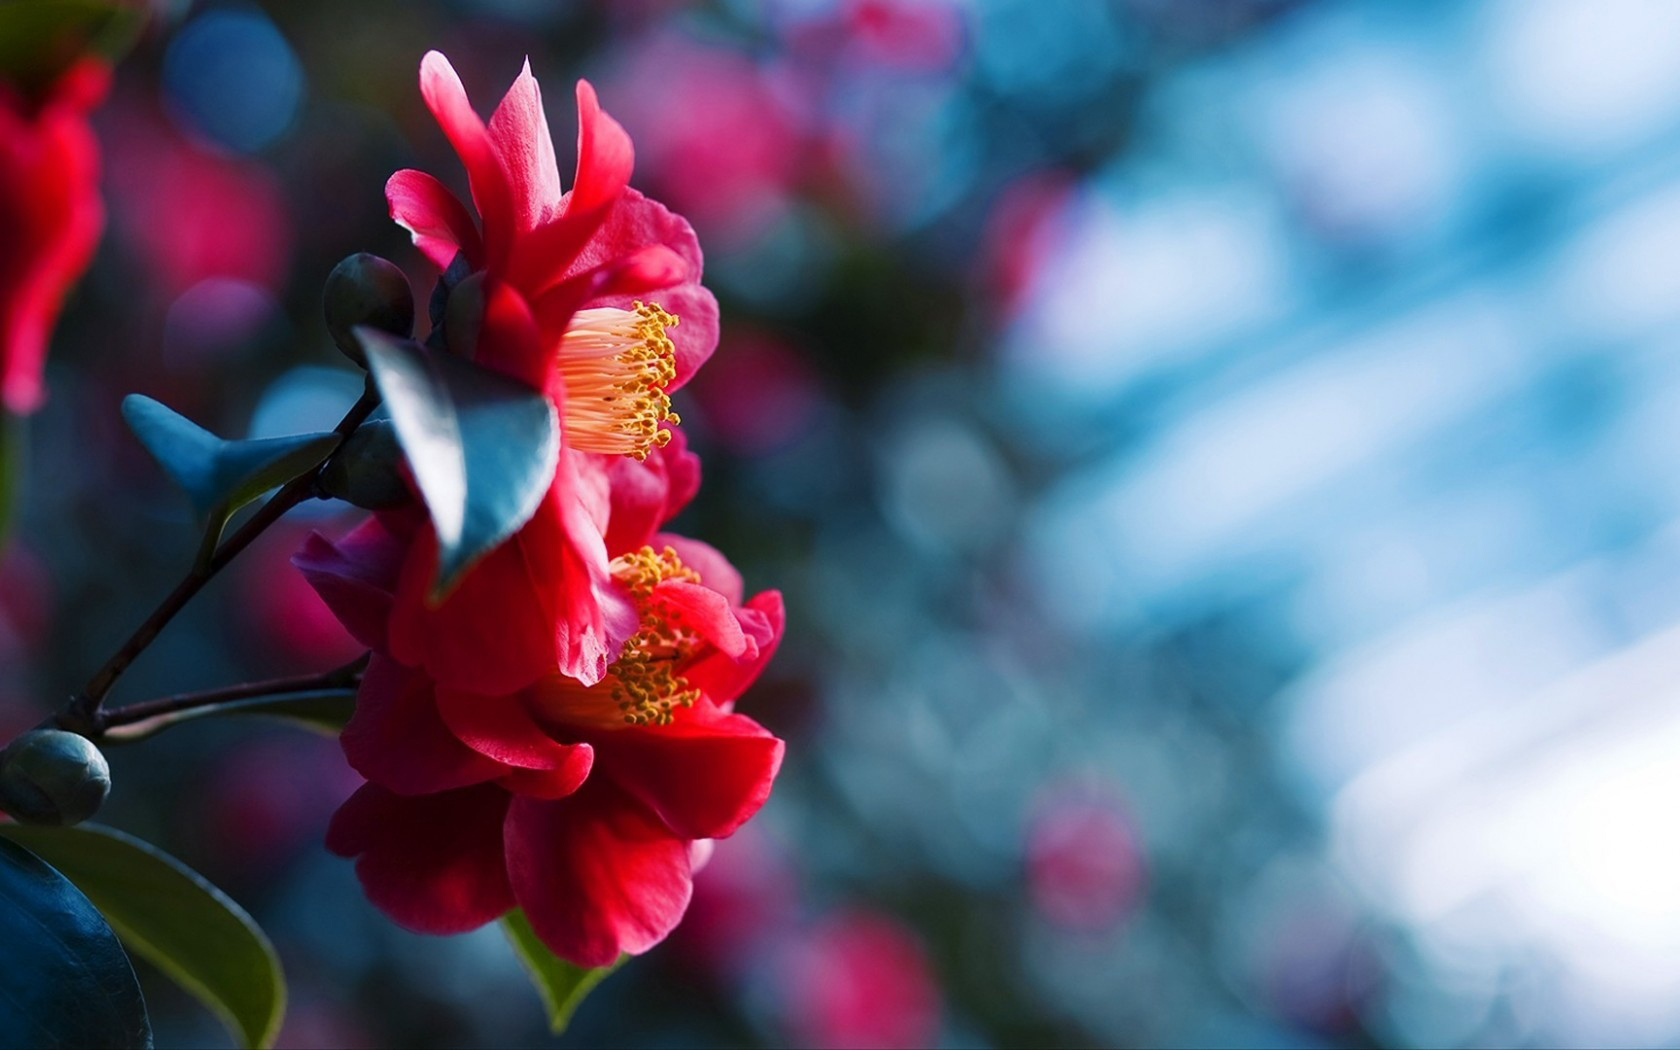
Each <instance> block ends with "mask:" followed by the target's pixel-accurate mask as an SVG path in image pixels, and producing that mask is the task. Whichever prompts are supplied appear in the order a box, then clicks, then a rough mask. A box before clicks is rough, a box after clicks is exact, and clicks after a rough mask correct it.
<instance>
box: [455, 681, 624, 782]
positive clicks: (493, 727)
mask: <svg viewBox="0 0 1680 1050" xmlns="http://www.w3.org/2000/svg"><path fill="white" fill-rule="evenodd" d="M437 700H438V714H439V715H440V716H441V717H442V719H443V724H444V725H445V726H447V727H448V731H449V732H450V733H451V734H453V735H454V737H455V738H456V739H457V740H458V741H460V742H461V743H463V744H465V745H466V746H467V747H470V748H472V749H473V750H474V751H476V752H477V753H479V754H481V755H485V756H488V757H489V758H492V759H494V760H495V761H496V762H497V763H499V764H505V765H509V766H515V767H518V768H520V769H533V770H539V771H543V772H560V773H562V774H563V779H564V780H567V781H570V782H571V790H573V791H575V790H576V789H577V786H578V785H579V784H582V783H583V781H584V778H585V777H587V776H588V775H589V767H590V765H591V762H592V760H593V757H594V752H593V750H592V749H591V748H590V746H589V745H588V744H562V743H561V742H560V741H558V740H555V739H554V738H553V737H551V736H549V735H548V734H547V733H546V732H544V731H543V729H542V727H541V726H539V725H537V723H536V721H535V720H534V719H533V718H532V717H531V714H530V712H529V711H527V710H526V709H525V704H524V701H523V700H522V699H521V698H520V696H519V695H518V694H515V695H512V696H482V695H480V694H477V693H468V692H463V691H462V690H459V689H439V690H438V693H437ZM566 793H568V794H569V793H570V792H569V791H568V792H566Z"/></svg>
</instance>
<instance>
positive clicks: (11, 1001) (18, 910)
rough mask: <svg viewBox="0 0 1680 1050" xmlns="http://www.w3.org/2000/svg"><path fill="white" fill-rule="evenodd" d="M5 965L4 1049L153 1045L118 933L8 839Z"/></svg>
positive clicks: (2, 927) (3, 879) (0, 937)
mask: <svg viewBox="0 0 1680 1050" xmlns="http://www.w3.org/2000/svg"><path fill="white" fill-rule="evenodd" d="M4 830H5V831H7V832H11V831H13V830H23V829H18V828H15V827H14V826H11V825H5V826H4ZM71 833H72V834H73V832H71ZM0 965H3V966H4V969H5V976H4V980H3V982H0V1046H5V1047H26V1046H27V1047H81V1046H109V1047H149V1046H151V1045H152V1029H151V1025H150V1023H149V1022H148V1021H147V1020H146V1004H145V1001H144V1000H143V999H141V997H140V984H139V982H137V981H136V980H135V979H134V967H132V966H130V965H129V962H128V956H127V955H124V954H123V950H122V945H121V944H119V943H117V938H116V935H115V934H114V933H112V932H111V927H110V926H109V925H107V924H106V922H105V920H104V919H103V918H101V917H100V914H99V912H98V911H96V910H94V906H93V904H91V903H90V902H89V901H88V898H87V897H85V896H83V895H82V893H81V892H80V891H79V890H77V889H76V887H75V886H72V885H71V884H70V883H69V882H68V881H66V880H65V878H64V876H62V875H60V874H59V873H58V872H56V871H54V870H53V869H52V868H50V867H48V866H47V865H46V864H45V863H44V862H43V861H42V860H41V859H40V858H39V857H36V856H35V855H34V854H32V853H30V852H29V851H28V850H27V849H24V848H23V847H21V846H18V845H16V844H14V843H11V842H6V841H0Z"/></svg>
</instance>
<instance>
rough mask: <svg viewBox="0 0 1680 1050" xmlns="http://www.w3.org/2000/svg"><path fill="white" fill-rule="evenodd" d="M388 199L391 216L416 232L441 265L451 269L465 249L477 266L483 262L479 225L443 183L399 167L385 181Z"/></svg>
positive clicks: (416, 240)
mask: <svg viewBox="0 0 1680 1050" xmlns="http://www.w3.org/2000/svg"><path fill="white" fill-rule="evenodd" d="M385 202H386V204H388V205H389V206H390V210H391V218H393V219H395V220H396V221H397V225H399V226H401V227H402V228H403V229H405V230H407V231H408V232H409V233H410V234H411V235H412V236H413V238H414V246H415V247H417V248H419V249H420V251H421V252H422V253H424V254H425V256H426V258H428V259H430V260H431V261H432V263H433V265H435V266H437V268H438V269H440V270H446V269H448V268H449V264H450V263H451V262H453V261H454V259H455V254H456V253H457V252H465V253H466V256H467V261H468V262H469V263H471V264H472V265H473V266H474V267H475V268H476V267H478V266H481V265H483V263H484V245H483V243H482V242H481V241H480V240H479V236H478V227H477V226H475V225H474V224H473V221H472V216H471V215H468V214H467V209H466V206H465V205H463V204H462V203H461V202H460V201H459V200H457V199H456V197H455V195H454V194H453V193H450V192H449V190H448V189H447V188H445V187H444V185H443V183H441V182H439V181H438V180H436V179H434V178H432V177H431V176H430V175H428V174H426V173H425V172H423V171H414V170H412V169H406V170H403V171H399V172H397V173H396V174H395V175H392V176H391V178H390V179H389V180H387V181H386V183H385Z"/></svg>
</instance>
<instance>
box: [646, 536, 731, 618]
mask: <svg viewBox="0 0 1680 1050" xmlns="http://www.w3.org/2000/svg"><path fill="white" fill-rule="evenodd" d="M653 546H654V547H655V548H660V547H669V548H671V549H672V550H674V551H676V552H677V558H678V559H679V560H681V561H682V563H683V564H684V565H686V566H688V567H689V568H691V569H693V570H694V571H695V572H697V573H699V574H700V582H701V583H703V584H705V585H706V586H707V587H710V588H711V589H712V590H714V591H716V592H718V593H719V594H721V595H723V597H724V599H725V600H726V601H728V602H729V604H730V605H731V606H736V605H740V604H741V596H742V595H743V594H745V593H746V592H745V590H744V588H743V586H742V584H741V573H740V571H739V570H737V569H736V568H735V566H733V565H731V564H730V563H729V559H728V558H726V557H724V556H723V552H722V551H720V550H718V549H717V548H716V547H714V546H712V545H711V544H709V543H705V542H702V541H701V540H695V539H690V538H688V537H687V536H678V535H677V534H676V533H674V532H662V533H660V534H659V535H657V536H655V537H654V538H653Z"/></svg>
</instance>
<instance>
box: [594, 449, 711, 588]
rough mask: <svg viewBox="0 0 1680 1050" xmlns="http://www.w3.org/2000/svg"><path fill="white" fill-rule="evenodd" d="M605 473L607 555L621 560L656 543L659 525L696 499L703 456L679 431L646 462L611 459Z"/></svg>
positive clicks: (619, 458) (625, 458) (654, 451)
mask: <svg viewBox="0 0 1680 1050" xmlns="http://www.w3.org/2000/svg"><path fill="white" fill-rule="evenodd" d="M606 474H607V478H608V480H609V482H610V492H611V504H610V508H611V509H610V511H609V513H608V517H607V522H608V528H607V533H606V542H607V553H608V554H610V555H612V556H614V557H617V556H618V555H620V554H626V553H629V552H630V551H634V550H636V549H638V548H640V547H642V546H643V545H645V544H647V543H650V542H652V541H653V538H654V533H655V532H656V531H657V530H658V529H659V527H660V526H661V525H664V524H665V523H666V522H667V521H670V520H671V519H672V518H674V517H676V515H677V512H678V511H680V510H682V509H683V507H685V506H687V505H688V502H689V501H690V500H692V499H693V498H694V494H695V493H696V492H698V491H699V489H700V457H699V456H696V455H695V454H694V453H693V452H690V451H689V450H688V438H687V436H686V435H684V434H683V432H682V429H681V428H680V427H676V428H672V429H671V441H670V443H669V444H667V445H665V446H664V447H663V448H655V449H654V450H653V451H652V452H651V453H650V454H649V455H648V458H647V459H645V460H641V461H638V460H634V459H631V458H630V457H628V456H615V457H613V458H611V459H609V460H608V461H607V466H606ZM655 546H659V544H655ZM678 553H679V555H680V554H681V552H680V551H679V552H678Z"/></svg>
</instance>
